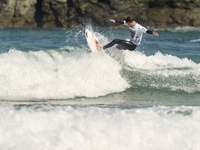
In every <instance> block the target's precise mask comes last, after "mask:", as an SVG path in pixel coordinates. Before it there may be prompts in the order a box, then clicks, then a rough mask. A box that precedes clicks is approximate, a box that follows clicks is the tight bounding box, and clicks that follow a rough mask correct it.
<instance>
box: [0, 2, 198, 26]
mask: <svg viewBox="0 0 200 150" xmlns="http://www.w3.org/2000/svg"><path fill="white" fill-rule="evenodd" d="M127 16H131V17H133V18H135V20H136V21H137V22H139V23H140V24H142V25H145V26H150V27H155V28H173V27H183V26H193V27H200V0H0V26H2V27H78V26H82V25H85V24H86V23H88V22H92V23H95V24H97V25H99V26H107V25H109V24H110V22H109V21H108V19H109V18H113V19H125V18H126V17H127Z"/></svg>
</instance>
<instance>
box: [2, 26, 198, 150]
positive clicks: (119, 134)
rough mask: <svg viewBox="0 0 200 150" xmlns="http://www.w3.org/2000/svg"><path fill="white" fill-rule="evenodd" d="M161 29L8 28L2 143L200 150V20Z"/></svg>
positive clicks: (89, 149)
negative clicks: (128, 45) (95, 48)
mask: <svg viewBox="0 0 200 150" xmlns="http://www.w3.org/2000/svg"><path fill="white" fill-rule="evenodd" d="M86 28H89V29H90V30H92V32H93V33H94V34H95V35H96V37H97V38H98V39H99V41H100V44H101V45H104V44H107V43H108V42H110V41H111V40H113V39H115V38H119V39H129V38H130V32H129V30H128V29H127V28H112V27H107V28H102V27H91V26H90V27H86ZM153 30H154V31H156V32H158V34H159V36H158V37H155V36H151V35H148V34H143V40H142V42H141V45H140V46H139V47H138V48H137V49H136V50H135V51H127V50H123V51H122V50H117V49H116V47H115V46H114V47H112V48H110V49H108V50H106V53H104V52H91V50H90V48H89V47H88V45H87V42H86V39H85V28H63V29H62V28H53V29H52V28H51V29H41V28H0V149H1V150H13V149H15V150H27V149H28V150H36V149H38V150H39V149H43V150H80V149H81V150H105V149H108V150H133V149H134V150H147V149H148V150H199V149H200V28H192V27H185V28H176V29H166V30H164V29H153Z"/></svg>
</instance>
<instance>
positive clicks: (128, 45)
mask: <svg viewBox="0 0 200 150" xmlns="http://www.w3.org/2000/svg"><path fill="white" fill-rule="evenodd" d="M110 21H111V22H113V23H121V24H124V25H127V26H128V27H129V30H130V32H131V39H130V41H127V40H121V39H114V40H113V41H112V42H110V43H108V44H106V45H105V46H103V49H104V50H105V49H107V48H109V47H112V46H113V45H115V44H117V49H119V50H123V49H128V50H130V51H134V50H135V49H136V48H137V46H138V45H139V44H140V42H141V40H142V34H143V33H147V34H152V35H154V36H158V33H157V32H152V31H150V30H148V29H146V28H145V27H143V26H141V25H140V24H138V23H137V22H135V20H134V19H133V18H131V17H127V18H126V20H124V21H119V20H114V19H110ZM96 47H97V49H98V50H99V51H100V50H101V46H100V45H99V43H98V42H96Z"/></svg>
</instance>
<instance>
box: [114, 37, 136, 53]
mask: <svg viewBox="0 0 200 150" xmlns="http://www.w3.org/2000/svg"><path fill="white" fill-rule="evenodd" d="M117 44H118V45H119V49H120V50H123V49H124V50H126V49H128V50H130V51H134V50H135V49H136V48H137V45H135V44H133V43H132V42H130V41H126V40H120V41H118V43H117Z"/></svg>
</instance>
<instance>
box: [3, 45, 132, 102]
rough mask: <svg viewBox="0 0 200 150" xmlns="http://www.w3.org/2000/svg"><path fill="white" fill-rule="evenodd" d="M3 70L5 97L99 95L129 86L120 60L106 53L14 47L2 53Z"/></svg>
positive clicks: (11, 98)
mask: <svg viewBox="0 0 200 150" xmlns="http://www.w3.org/2000/svg"><path fill="white" fill-rule="evenodd" d="M65 48H66V47H65ZM74 49H76V51H79V50H78V47H74ZM80 49H81V48H80ZM0 70H1V73H0V89H1V90H0V99H1V100H2V99H5V100H6V99H7V100H37V99H38V100H40V99H69V98H74V97H82V96H83V97H98V96H103V95H106V94H109V93H114V92H121V91H124V90H125V89H126V88H128V87H129V84H128V82H127V81H126V80H125V79H124V78H123V77H122V76H121V74H120V71H121V66H120V64H119V63H118V62H117V61H115V60H114V59H112V58H111V57H109V56H108V55H106V54H93V53H84V54H83V55H78V56H77V55H75V54H74V55H73V54H70V53H69V52H68V51H55V50H51V51H29V52H22V51H17V50H14V49H12V50H10V51H9V52H8V53H3V54H0Z"/></svg>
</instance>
